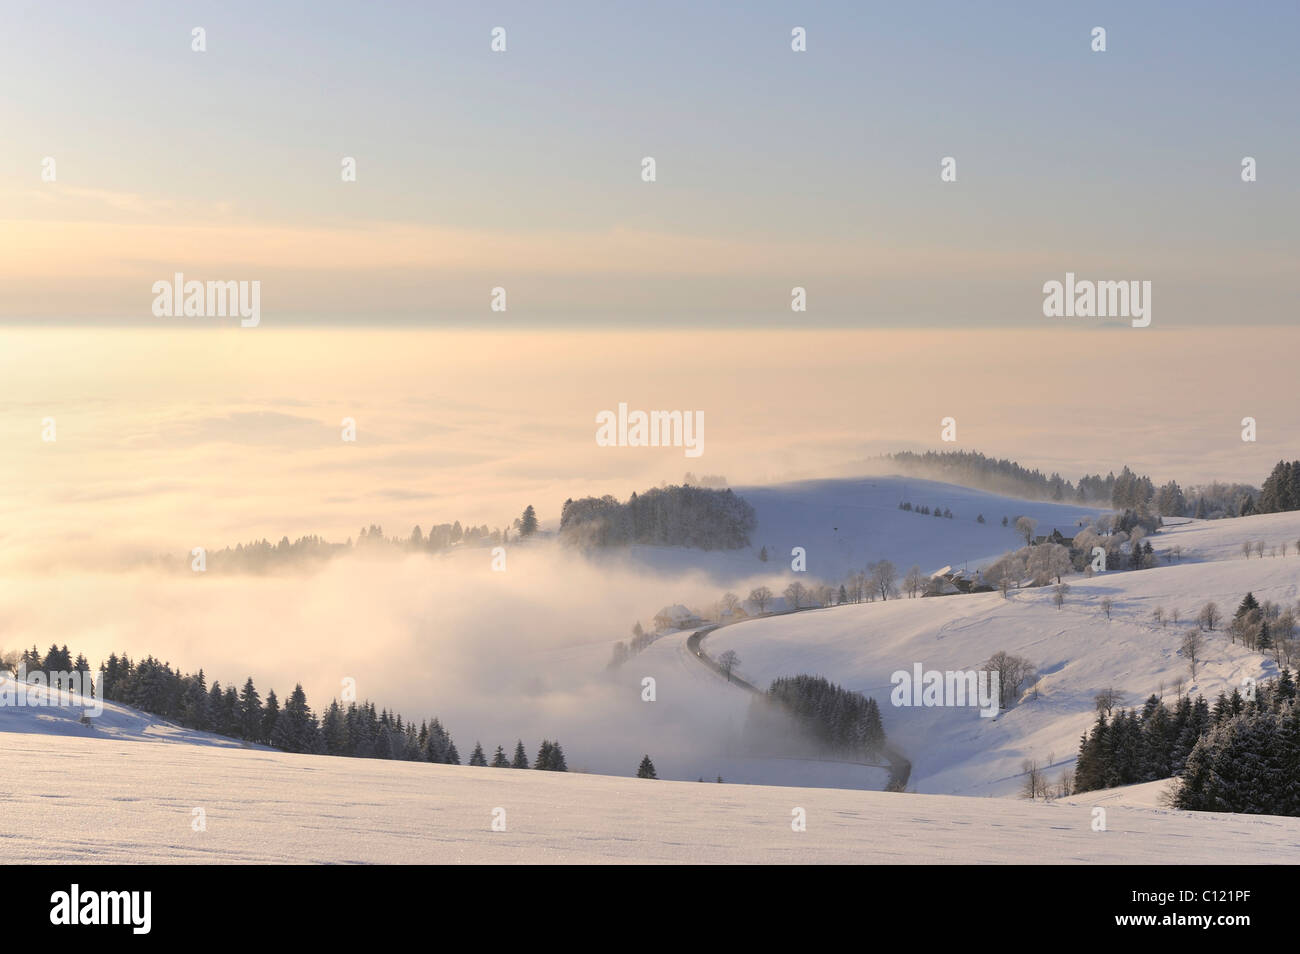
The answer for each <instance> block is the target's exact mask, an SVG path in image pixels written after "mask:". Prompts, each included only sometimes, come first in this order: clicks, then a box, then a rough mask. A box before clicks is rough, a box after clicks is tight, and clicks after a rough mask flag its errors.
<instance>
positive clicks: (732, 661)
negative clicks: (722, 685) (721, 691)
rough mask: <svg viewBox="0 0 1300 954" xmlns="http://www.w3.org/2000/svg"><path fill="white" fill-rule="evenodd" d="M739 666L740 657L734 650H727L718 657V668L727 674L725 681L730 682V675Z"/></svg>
mask: <svg viewBox="0 0 1300 954" xmlns="http://www.w3.org/2000/svg"><path fill="white" fill-rule="evenodd" d="M739 665H740V657H739V656H738V655H736V651H735V650H734V649H728V650H727V651H726V652H725V653H723V654H722V655H721V656H719V657H718V668H719V669H721V670H722V671H723V672H725V673H726V674H727V681H728V682H730V681H731V674H732V672H734V671H735V669H736V667H737V666H739Z"/></svg>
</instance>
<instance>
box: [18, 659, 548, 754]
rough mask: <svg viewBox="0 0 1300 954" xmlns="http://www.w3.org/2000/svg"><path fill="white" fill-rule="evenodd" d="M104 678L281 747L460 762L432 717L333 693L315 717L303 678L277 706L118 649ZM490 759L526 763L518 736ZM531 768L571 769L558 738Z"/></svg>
mask: <svg viewBox="0 0 1300 954" xmlns="http://www.w3.org/2000/svg"><path fill="white" fill-rule="evenodd" d="M19 662H20V663H21V665H22V666H23V667H24V668H25V669H26V671H27V673H28V674H31V673H35V672H40V673H44V674H45V675H46V677H47V678H49V679H51V681H53V680H54V678H55V677H56V675H57V674H58V673H66V672H74V671H75V672H83V673H89V672H90V665H89V663H87V661H86V657H85V656H84V655H81V654H80V653H79V654H78V655H77V657H76V659H75V660H74V659H72V657H71V654H70V653H69V651H68V647H67V646H63V647H62V648H60V647H59V646H57V645H53V646H51V647H50V648H49V651H48V652H47V653H46V654H45V656H43V657H42V656H41V654H40V652H39V651H38V650H37V649H36V647H35V646H33V647H32V648H31V649H29V650H24V651H23V653H22V654H21V656H20V657H19ZM103 678H104V682H103V692H104V699H105V701H108V702H117V703H120V704H122V705H126V706H130V707H131V708H133V709H139V710H141V711H142V712H147V713H149V714H150V715H155V716H158V717H159V718H160V719H166V720H167V721H169V722H175V723H177V724H178V725H182V726H185V727H186V728H190V729H197V730H200V731H203V732H212V733H215V734H217V735H224V736H227V737H228V738H232V739H242V740H244V741H247V742H252V743H256V744H258V745H269V746H271V747H273V748H277V749H280V750H282V751H285V752H303V753H308V754H313V755H338V756H344V757H349V758H370V759H398V760H403V761H411V762H436V763H441V764H446V765H459V764H460V753H459V752H458V751H457V749H456V743H455V742H454V741H453V740H452V737H451V734H450V733H449V732H448V731H447V730H446V728H445V727H444V726H443V725H442V723H441V722H440V721H439V720H438V719H437V718H435V719H433V720H432V721H431V722H428V721H421V722H420V724H419V726H416V724H415V722H414V720H410V719H403V718H402V716H401V714H400V713H397V712H389V711H388V710H387V709H382V710H379V709H376V707H375V704H374V703H373V702H370V701H364V702H360V703H357V702H349V703H348V704H347V705H346V706H343V705H341V704H340V703H339V701H338V700H337V699H334V700H331V701H330V704H329V706H327V707H326V709H325V711H324V713H323V714H322V715H321V716H320V718H317V716H316V714H315V713H313V712H312V709H311V706H309V705H308V704H307V694H306V692H304V691H303V688H302V685H301V684H299V685H296V686H294V688H293V692H291V693H290V694H289V698H288V699H287V700H286V701H285V702H284V705H283V706H281V704H280V700H279V699H278V697H277V696H276V694H275V690H274V689H271V690H269V691H268V692H267V694H266V699H265V701H263V699H262V697H261V694H260V693H259V692H258V690H257V688H256V686H255V685H254V684H253V677H252V676H249V677H248V678H247V679H246V680H244V685H243V688H242V689H238V690H237V689H236V688H235V686H234V685H233V684H231V685H228V686H222V685H221V683H220V681H218V680H215V679H214V680H213V681H212V685H211V687H209V686H208V684H207V677H206V676H205V674H204V671H203V670H202V669H200V670H199V671H198V673H197V674H186V673H182V672H180V671H179V670H176V669H173V668H172V667H171V665H170V664H169V663H166V662H161V661H159V660H157V659H155V658H154V657H153V656H146V657H145V658H144V659H143V660H140V661H139V662H134V661H132V660H131V658H130V657H129V656H127V655H125V654H123V655H121V656H119V655H118V654H117V653H110V654H109V657H108V662H107V663H106V664H105V665H104V677H103ZM482 756H483V753H482V747H481V746H478V745H477V744H476V746H475V752H474V756H473V757H472V758H471V762H470V764H472V765H487V764H488V763H487V761H486V759H485V758H483V757H482ZM491 764H492V765H493V766H495V767H497V768H505V767H509V768H528V767H529V766H528V756H527V755H526V754H525V752H524V744H523V742H522V740H521V741H519V742H517V743H516V745H515V754H514V759H513V760H507V759H506V758H505V751H504V749H502V747H501V746H497V751H496V756H495V757H494V758H493V761H492V763H491ZM534 767H535V768H538V769H542V770H544V771H552V772H564V771H568V765H567V763H566V761H565V757H564V750H563V749H562V748H561V747H560V744H559V742H552V741H550V740H543V741H542V745H541V748H540V749H539V750H538V753H537V759H536V761H535V763H534Z"/></svg>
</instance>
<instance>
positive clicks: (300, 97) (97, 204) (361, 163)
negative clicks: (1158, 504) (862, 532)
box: [0, 0, 1300, 325]
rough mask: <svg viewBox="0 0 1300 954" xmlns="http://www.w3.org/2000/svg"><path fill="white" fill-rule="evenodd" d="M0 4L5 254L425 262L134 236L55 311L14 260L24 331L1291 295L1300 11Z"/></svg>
mask: <svg viewBox="0 0 1300 954" xmlns="http://www.w3.org/2000/svg"><path fill="white" fill-rule="evenodd" d="M0 10H3V15H2V19H3V32H4V34H5V36H6V39H7V42H6V55H5V56H4V57H3V58H2V59H0V81H3V83H4V86H5V88H6V89H7V90H9V91H10V93H9V95H7V96H6V97H5V98H4V100H3V102H0V128H3V129H4V130H5V137H4V139H5V145H4V147H3V149H0V199H3V200H4V202H3V206H0V208H6V207H7V208H6V211H3V212H0V229H3V230H4V231H7V232H9V233H10V234H11V238H10V241H19V239H17V238H13V237H12V236H13V235H14V234H18V235H21V233H22V225H21V223H23V222H30V221H40V222H44V223H47V226H48V223H51V222H53V223H58V222H67V221H78V222H81V221H86V220H94V221H100V222H107V223H109V225H110V226H112V227H119V226H123V225H126V224H129V223H136V224H141V225H144V224H148V225H150V226H162V225H166V226H187V227H188V226H195V227H206V226H208V225H212V224H231V225H236V226H238V227H239V228H243V229H254V230H266V229H274V228H284V229H289V230H293V234H292V235H291V236H290V237H289V238H287V239H286V240H285V241H286V242H291V243H295V244H296V245H297V246H298V247H299V249H300V250H301V249H302V248H307V249H310V248H311V247H312V245H313V240H312V238H311V233H312V231H313V230H318V229H319V230H327V231H331V232H333V233H335V237H336V238H337V233H340V232H341V233H343V234H355V235H356V236H357V241H358V242H360V241H363V238H364V236H365V235H366V234H367V233H369V232H372V231H374V232H376V233H380V234H381V235H382V238H377V239H376V241H375V242H374V243H373V247H375V248H383V249H388V248H397V249H399V250H400V249H401V248H402V246H403V244H404V243H405V244H407V245H409V244H410V243H414V244H415V245H416V246H417V247H418V248H419V252H420V254H419V256H417V258H419V259H420V260H419V261H416V262H395V263H394V265H393V267H391V268H385V267H383V266H382V265H381V264H378V263H375V262H366V263H358V264H357V265H356V267H355V268H351V267H349V262H350V261H351V258H350V256H352V255H353V253H352V252H350V251H348V250H346V248H341V249H339V250H338V251H337V254H338V255H340V256H342V259H341V260H332V261H322V262H321V263H320V266H319V268H313V267H312V265H311V263H310V262H308V263H304V262H303V261H301V259H302V258H303V257H304V256H303V255H301V254H299V255H296V256H292V258H293V259H294V261H288V260H281V259H279V258H277V256H276V255H275V254H274V253H273V250H272V251H268V250H261V249H259V250H258V251H256V252H251V251H250V252H249V253H248V257H247V258H246V259H245V260H232V259H231V256H230V255H229V254H226V253H223V254H221V255H213V256H212V257H211V258H208V257H206V256H204V255H201V254H195V253H193V252H187V253H186V255H188V257H185V256H180V259H179V260H175V261H173V260H171V259H170V257H169V256H167V255H164V254H159V253H158V251H157V247H158V244H159V241H161V244H162V245H163V247H164V248H166V247H169V246H172V245H173V243H170V242H169V241H167V240H158V239H157V237H156V236H155V237H154V239H153V240H151V241H148V242H142V243H141V245H140V246H139V247H138V250H136V249H137V246H135V245H134V244H133V242H135V240H136V238H137V236H136V234H135V233H134V232H124V233H123V234H122V235H121V237H120V239H119V238H118V237H117V236H106V235H105V232H104V231H103V230H102V229H101V230H97V231H95V233H94V235H93V236H89V237H88V236H87V235H85V234H83V233H81V232H78V231H75V230H74V231H69V232H68V233H66V234H67V243H66V249H64V248H62V247H60V246H58V244H57V243H58V235H59V234H63V233H59V232H55V233H54V234H55V238H54V239H51V241H52V242H54V243H55V245H56V249H55V250H56V252H57V253H59V254H63V253H64V252H65V251H66V256H67V263H66V268H65V270H64V271H65V273H66V278H67V280H66V281H65V282H64V283H62V284H61V286H60V289H59V290H57V291H55V290H50V294H42V292H43V290H46V289H48V283H49V277H48V275H44V274H36V273H35V272H29V273H24V272H21V271H19V268H20V266H19V265H17V264H14V265H11V266H10V270H9V271H8V272H6V273H5V274H4V276H3V277H4V278H5V279H6V280H7V281H8V284H9V290H8V291H7V292H5V293H3V294H0V315H3V316H5V317H8V318H10V319H14V318H21V317H23V316H27V315H39V316H41V317H42V318H45V319H49V318H53V317H64V318H73V317H94V316H95V315H98V314H103V315H105V316H111V317H113V318H114V320H122V319H129V318H131V317H139V316H140V313H141V312H143V311H146V310H147V300H146V301H145V306H146V307H144V308H142V307H141V304H140V301H138V300H137V299H138V298H139V297H140V296H139V295H138V294H137V292H136V289H138V288H139V285H140V282H141V281H143V279H144V278H146V277H148V276H149V275H155V274H156V276H157V277H164V276H166V275H169V274H170V271H171V270H172V269H173V268H182V269H183V268H186V267H188V268H189V271H190V272H191V273H202V274H201V275H200V277H221V278H230V277H234V278H240V277H249V278H260V279H261V280H262V281H263V284H264V289H265V288H266V286H274V287H272V288H270V289H269V291H266V290H264V295H266V296H267V298H268V300H269V301H270V302H273V303H277V307H278V308H279V309H280V315H279V317H280V318H281V319H282V320H286V321H287V320H295V321H297V320H346V319H349V318H359V319H364V320H368V321H384V320H401V321H426V320H427V321H456V320H458V319H460V318H467V317H470V316H472V315H475V314H477V310H478V309H479V308H480V307H481V306H480V302H484V303H485V302H486V296H487V291H486V289H487V288H489V287H491V286H493V285H497V284H503V285H506V287H508V288H510V289H511V290H512V293H514V300H513V302H512V308H511V312H510V314H509V316H508V320H509V321H512V322H519V323H530V322H539V323H555V322H565V321H574V322H577V323H584V324H586V323H592V322H599V321H603V320H624V319H626V320H631V321H638V322H645V323H649V324H658V323H688V324H690V323H697V322H701V321H703V322H710V321H712V322H718V323H723V324H732V323H745V322H751V321H756V322H760V323H774V322H776V323H779V322H781V321H784V320H788V319H789V308H788V300H789V288H790V287H791V286H792V285H795V284H802V285H806V286H807V287H808V288H809V299H810V311H809V313H808V315H807V316H805V317H804V318H802V319H801V321H805V322H811V323H829V324H850V325H860V324H872V323H879V324H900V323H902V324H912V323H921V324H948V323H953V322H959V323H963V324H966V323H989V324H1012V325H1019V324H1023V323H1025V322H1031V323H1037V322H1041V321H1042V320H1043V319H1042V316H1041V312H1038V313H1035V311H1036V307H1035V303H1036V302H1037V301H1039V300H1040V299H1041V295H1040V293H1039V291H1038V289H1039V287H1040V286H1041V283H1042V282H1043V281H1044V280H1047V279H1049V278H1052V277H1058V278H1059V277H1060V276H1061V275H1062V274H1063V273H1064V272H1065V271H1067V270H1074V271H1076V272H1079V273H1080V274H1095V275H1096V277H1105V278H1139V279H1142V278H1145V279H1151V280H1153V281H1155V282H1156V283H1157V293H1156V294H1157V296H1158V298H1157V305H1156V307H1157V308H1158V309H1161V311H1160V312H1158V313H1157V314H1158V317H1157V320H1159V316H1160V315H1163V317H1164V319H1165V320H1166V321H1172V320H1174V319H1175V316H1177V319H1178V320H1180V321H1186V322H1189V323H1194V322H1212V321H1217V320H1222V319H1223V318H1224V317H1226V316H1228V313H1229V312H1231V313H1232V317H1233V318H1234V320H1238V321H1242V320H1253V321H1260V322H1267V321H1289V320H1290V318H1291V315H1292V314H1293V313H1294V308H1295V305H1296V303H1297V297H1296V292H1295V290H1294V283H1293V282H1292V281H1290V273H1293V272H1294V263H1295V260H1296V257H1297V252H1298V251H1300V243H1297V241H1296V221H1297V212H1298V211H1300V190H1298V189H1297V185H1296V176H1297V162H1298V160H1300V148H1298V146H1300V134H1298V133H1297V127H1296V122H1295V108H1296V101H1297V95H1296V94H1297V92H1298V87H1300V82H1298V80H1297V76H1298V73H1300V69H1298V68H1297V66H1296V61H1297V57H1296V55H1295V46H1296V37H1297V33H1298V28H1300V12H1298V7H1297V5H1296V4H1293V3H1254V4H1251V3H1247V4H1234V5H1228V4H1209V3H1144V4H1133V3H1090V4H1043V3H1002V4H990V5H977V4H970V3H915V4H912V3H909V4H895V5H884V4H865V3H848V2H843V3H841V2H821V3H816V4H810V3H770V2H757V3H755V2H745V3H740V2H735V3H700V2H695V3H683V2H664V3H655V4H633V3H610V2H599V3H597V2H590V3H587V2H566V3H549V4H542V3H535V2H533V3H491V4H478V3H454V4H453V3H384V4H380V3H374V4H363V3H247V2H228V0H223V2H221V3H192V4H184V5H181V4H175V3H162V2H159V3H146V2H130V3H120V4H111V5H109V4H103V3H93V2H85V3H48V2H33V3H15V2H13V0H8V2H5V3H4V4H3V6H2V7H0ZM194 26H202V27H204V28H205V29H206V31H207V43H208V51H207V52H206V53H204V54H202V55H200V54H196V53H193V52H192V51H191V50H190V30H191V28H192V27H194ZM494 26H503V27H505V28H506V30H507V31H508V45H509V49H508V51H507V52H506V53H504V54H494V53H492V52H491V51H490V50H489V31H490V30H491V28H492V27H494ZM793 26H803V27H805V28H806V29H807V31H808V51H807V52H806V53H801V54H796V53H793V52H791V50H790V29H791V27H793ZM1094 26H1103V27H1105V28H1106V30H1107V32H1108V36H1107V41H1108V50H1107V52H1105V53H1093V52H1092V51H1091V50H1090V48H1089V43H1090V37H1089V33H1090V30H1091V29H1092V27H1094ZM47 155H48V156H54V157H56V159H57V162H58V172H59V179H58V183H57V185H56V186H49V185H48V184H45V183H42V182H41V181H40V179H39V171H40V166H39V163H40V160H41V158H42V157H44V156H47ZM344 155H350V156H355V157H356V158H357V160H358V169H359V180H358V182H357V183H355V184H350V185H347V186H343V185H341V184H340V182H339V175H338V168H339V161H340V158H341V157H342V156H344ZM645 155H651V156H654V157H655V158H656V160H657V162H658V181H657V182H656V183H654V184H652V185H650V184H646V183H642V182H641V181H640V178H639V171H640V159H641V157H642V156H645ZM948 155H951V156H955V157H956V158H957V162H958V181H957V182H956V183H952V184H942V183H940V182H939V179H938V164H939V160H940V158H941V157H942V156H948ZM1245 155H1251V156H1254V157H1256V159H1257V160H1258V162H1259V176H1260V178H1259V181H1258V182H1256V183H1254V184H1251V185H1245V184H1243V183H1242V182H1241V181H1240V176H1239V168H1240V161H1241V158H1242V156H1245ZM55 190H63V191H59V192H56V191H55ZM52 195H53V196H54V197H53V198H52V197H51V196H52ZM124 196H129V197H130V198H129V199H126V198H123V197H124ZM396 226H409V227H412V228H414V229H415V230H416V232H415V235H414V237H413V236H412V235H411V234H410V233H401V234H399V235H392V234H389V232H388V230H389V229H391V228H393V227H396ZM426 229H427V230H432V232H431V234H429V235H427V236H425V235H423V233H422V232H421V231H420V230H426ZM461 232H472V233H482V234H484V235H485V236H486V238H485V240H484V245H485V247H478V246H475V248H474V251H473V253H472V254H471V255H469V260H466V259H465V258H464V257H461V256H456V255H453V256H451V258H448V257H447V255H446V254H444V253H445V251H446V250H447V249H448V248H459V247H461V245H462V243H461V242H460V240H459V239H458V238H457V236H458V234H459V233H461ZM615 232H618V233H632V234H635V235H646V236H653V237H654V239H653V241H650V242H649V243H648V244H649V245H650V246H651V247H650V248H649V249H646V248H644V247H643V246H644V244H645V243H641V242H633V243H629V244H628V245H627V246H624V245H621V244H619V243H618V242H610V241H609V240H608V239H609V236H610V234H611V233H615ZM0 234H2V233H0ZM230 241H231V242H235V244H239V241H238V240H237V239H233V238H232V239H230ZM692 241H701V242H704V243H706V245H705V246H704V247H701V248H693V247H692V246H691V245H690V244H689V243H690V242H692ZM272 244H275V243H272ZM732 244H736V245H737V248H736V249H735V250H734V252H733V251H732V250H731V249H729V246H730V245H732ZM88 245H89V247H90V251H91V252H92V253H93V254H91V255H90V258H91V259H92V260H93V261H90V262H86V261H84V260H83V259H84V257H85V252H86V250H87V246H88ZM326 245H328V243H327V242H322V247H324V246H326ZM425 245H427V248H425ZM105 247H108V248H112V249H118V250H121V251H120V252H118V253H117V254H116V257H113V256H108V259H109V260H108V261H106V256H105V254H104V252H103V249H104V248H105ZM174 247H177V248H184V247H187V246H186V245H185V244H184V243H181V242H177V243H174ZM533 248H535V249H536V250H538V252H539V253H540V252H545V251H548V250H549V251H550V252H551V253H552V254H551V256H550V257H547V256H545V255H542V256H541V258H540V259H539V258H538V257H537V256H536V255H535V254H534V253H533V251H532V249H533ZM493 249H500V252H499V254H495V253H494V252H493ZM556 249H564V250H566V251H565V252H564V254H560V253H559V252H556V251H555V250H556ZM322 254H324V253H322ZM606 254H608V256H609V257H608V258H607V259H606V258H604V257H603V256H604V255H606ZM566 256H567V257H566ZM426 257H427V261H426V260H425V258H426ZM114 262H116V263H118V264H120V266H121V268H120V271H117V270H115V269H114V267H113V263H114ZM774 262H775V263H789V267H788V269H782V268H780V267H774V265H773V263H774ZM209 273H211V274H209ZM218 273H219V274H218ZM277 283H278V284H277ZM344 284H345V285H346V286H347V287H346V288H343V287H342V286H343V285H344ZM359 288H360V289H368V290H369V293H367V294H364V295H363V294H360V293H359V292H357V291H356V290H357V289H359ZM277 289H278V291H279V292H280V294H278V295H277V294H276V293H275V292H276V290H277ZM1162 306H1163V308H1162Z"/></svg>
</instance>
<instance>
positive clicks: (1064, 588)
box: [1052, 583, 1070, 610]
mask: <svg viewBox="0 0 1300 954" xmlns="http://www.w3.org/2000/svg"><path fill="white" fill-rule="evenodd" d="M1069 592H1070V584H1069V583H1057V584H1056V586H1054V587H1053V588H1052V602H1053V603H1055V604H1056V608H1057V609H1058V610H1059V609H1060V608H1061V606H1062V605H1063V604H1064V603H1065V597H1066V594H1068V593H1069Z"/></svg>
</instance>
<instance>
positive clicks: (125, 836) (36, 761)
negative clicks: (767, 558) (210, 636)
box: [0, 733, 1300, 864]
mask: <svg viewBox="0 0 1300 954" xmlns="http://www.w3.org/2000/svg"><path fill="white" fill-rule="evenodd" d="M0 747H2V748H0V757H2V758H3V760H4V765H5V771H4V773H3V775H0V804H2V805H3V816H0V817H2V818H3V823H2V825H3V835H4V846H5V860H6V861H7V862H9V863H18V862H64V863H79V864H85V863H110V862H118V863H122V862H135V863H140V862H145V863H148V862H159V863H161V862H172V863H174V862H186V863H194V864H214V863H229V862H240V863H271V862H295V863H317V862H319V863H325V862H333V863H342V864H350V863H412V864H414V863H487V862H491V863H501V864H519V863H546V864H556V863H582V862H585V863H627V862H643V863H647V862H648V863H674V864H680V863H693V862H699V863H714V864H716V863H774V862H776V863H872V862H875V863H888V864H939V863H999V862H1034V863H1087V864H1102V863H1141V864H1209V863H1215V862H1221V861H1222V860H1223V859H1224V858H1231V859H1232V860H1233V861H1234V862H1235V863H1243V864H1249V863H1259V862H1268V863H1295V862H1296V861H1297V860H1300V819H1295V818H1274V817H1270V816H1247V815H1217V814H1191V813H1185V812H1171V811H1166V810H1162V809H1159V808H1152V807H1144V806H1143V805H1142V804H1140V803H1141V802H1142V801H1143V800H1144V798H1145V796H1144V795H1143V794H1141V793H1140V794H1139V797H1138V798H1136V799H1135V801H1136V802H1138V803H1139V804H1135V805H1128V804H1126V803H1125V800H1124V798H1123V797H1122V794H1123V793H1121V792H1120V791H1118V790H1117V791H1115V792H1102V793H1097V795H1098V798H1097V799H1093V798H1086V799H1075V800H1070V801H1065V802H1057V803H1054V804H1050V805H1045V804H1042V803H1034V804H1031V803H1027V802H1023V801H1019V800H1011V799H990V798H956V797H949V796H928V795H904V794H886V793H882V792H863V791H846V790H842V789H805V788H775V787H768V786H757V785H726V784H724V785H718V784H714V783H698V782H667V781H649V780H640V779H628V778H614V777H610V776H599V775H576V774H566V773H552V772H537V771H531V770H528V771H517V770H512V769H488V768H469V767H462V766H450V765H426V764H422V763H416V762H386V761H374V760H365V759H341V758H330V757H326V756H309V755H288V754H284V753H279V752H261V751H248V750H241V749H230V748H213V747H208V746H193V745H176V746H170V745H169V746H164V745H140V744H138V743H135V742H124V741H99V740H91V739H74V738H66V737H64V738H57V739H52V738H48V737H43V736H41V735H38V734H34V733H27V734H5V733H0ZM1095 805H1101V806H1102V807H1104V808H1105V809H1106V818H1105V821H1106V830H1105V831H1094V830H1093V818H1094V816H1093V807H1094V806H1095ZM796 809H803V812H804V814H805V816H806V820H807V822H806V823H807V830H805V831H794V830H793V829H792V827H791V822H792V821H793V819H794V818H795V815H794V814H793V813H794V812H795V810H796ZM494 818H503V819H504V823H505V830H504V831H494V830H493V828H492V824H493V820H494Z"/></svg>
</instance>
